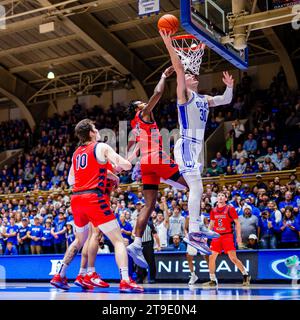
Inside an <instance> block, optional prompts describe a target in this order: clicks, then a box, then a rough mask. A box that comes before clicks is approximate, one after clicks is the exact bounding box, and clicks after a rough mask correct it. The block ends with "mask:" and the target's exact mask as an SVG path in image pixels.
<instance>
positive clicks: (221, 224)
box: [210, 205, 238, 235]
mask: <svg viewBox="0 0 300 320" xmlns="http://www.w3.org/2000/svg"><path fill="white" fill-rule="evenodd" d="M235 219H238V214H237V212H236V210H235V208H234V207H232V206H229V205H225V206H224V207H222V208H218V207H215V208H214V209H212V210H211V212H210V220H212V221H214V231H215V232H218V233H219V234H221V235H222V234H225V233H232V232H233V228H232V224H233V220H235Z"/></svg>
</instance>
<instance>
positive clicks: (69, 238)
mask: <svg viewBox="0 0 300 320" xmlns="http://www.w3.org/2000/svg"><path fill="white" fill-rule="evenodd" d="M66 237H67V241H68V245H70V244H71V243H72V242H73V241H74V240H75V234H74V233H73V232H72V233H66Z"/></svg>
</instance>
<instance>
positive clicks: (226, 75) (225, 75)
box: [222, 71, 234, 88]
mask: <svg viewBox="0 0 300 320" xmlns="http://www.w3.org/2000/svg"><path fill="white" fill-rule="evenodd" d="M222 80H223V82H224V83H225V84H226V86H227V87H230V88H233V83H234V79H233V78H232V75H230V74H229V73H228V71H225V72H223V79H222Z"/></svg>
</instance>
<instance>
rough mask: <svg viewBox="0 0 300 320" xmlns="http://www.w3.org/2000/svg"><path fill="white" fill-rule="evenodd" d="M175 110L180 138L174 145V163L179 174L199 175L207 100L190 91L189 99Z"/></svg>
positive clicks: (201, 163)
mask: <svg viewBox="0 0 300 320" xmlns="http://www.w3.org/2000/svg"><path fill="white" fill-rule="evenodd" d="M177 108H178V121H179V127H180V135H181V138H180V139H178V140H177V142H176V145H175V149H174V156H175V161H176V163H177V164H178V165H179V169H180V172H181V173H187V174H197V175H198V174H201V171H202V169H203V160H204V156H203V151H204V150H203V149H204V133H205V127H206V122H207V118H208V113H209V106H208V101H207V98H206V97H205V96H203V95H200V94H198V93H197V92H194V91H192V97H191V99H190V100H189V101H188V102H186V103H184V104H178V105H177Z"/></svg>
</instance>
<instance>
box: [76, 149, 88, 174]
mask: <svg viewBox="0 0 300 320" xmlns="http://www.w3.org/2000/svg"><path fill="white" fill-rule="evenodd" d="M87 162H88V155H87V154H86V153H83V154H78V155H77V157H76V170H77V171H78V170H79V169H85V168H86V167H87Z"/></svg>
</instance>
